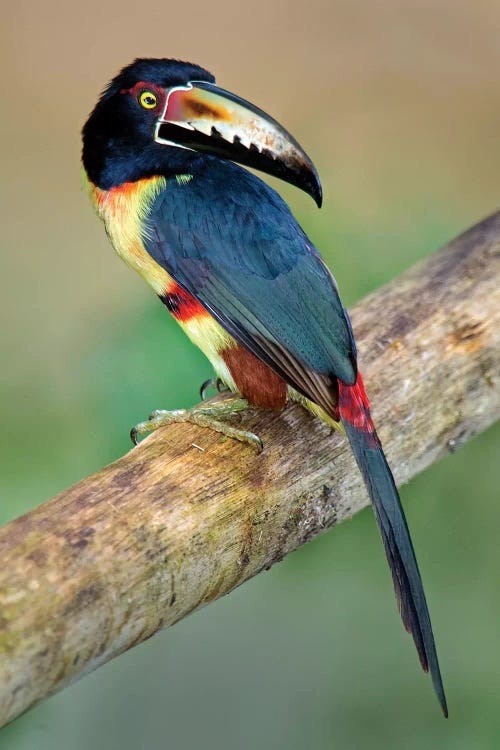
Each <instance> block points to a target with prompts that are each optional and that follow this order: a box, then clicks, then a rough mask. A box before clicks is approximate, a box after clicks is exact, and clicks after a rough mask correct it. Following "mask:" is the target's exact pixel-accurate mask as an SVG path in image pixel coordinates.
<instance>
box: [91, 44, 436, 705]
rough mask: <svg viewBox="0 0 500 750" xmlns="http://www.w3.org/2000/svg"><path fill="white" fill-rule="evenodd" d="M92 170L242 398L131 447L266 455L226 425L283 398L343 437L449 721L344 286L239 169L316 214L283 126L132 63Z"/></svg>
mask: <svg viewBox="0 0 500 750" xmlns="http://www.w3.org/2000/svg"><path fill="white" fill-rule="evenodd" d="M82 160H83V166H84V172H85V176H86V180H87V182H88V188H89V193H90V196H91V199H92V201H93V203H94V206H95V208H96V210H97V212H98V214H99V216H100V217H101V218H102V220H103V221H104V224H105V227H106V232H107V234H108V235H109V238H110V240H111V242H112V244H113V245H114V247H115V249H116V251H117V252H118V254H119V255H120V256H121V257H122V258H123V259H124V260H125V261H126V262H127V263H128V264H129V265H130V266H131V267H132V268H133V269H135V270H136V271H137V272H138V273H139V274H140V275H141V276H142V277H143V278H144V279H145V281H146V282H147V283H148V284H149V285H150V286H151V287H152V288H153V290H154V291H155V293H156V294H157V295H158V296H159V298H160V299H161V301H162V302H163V303H164V305H165V306H166V307H167V308H168V310H169V311H170V313H171V314H172V315H173V316H174V318H175V319H176V320H177V321H178V322H179V324H180V325H181V326H182V328H183V329H184V331H185V332H186V333H187V335H188V336H189V338H190V339H191V340H192V341H193V342H194V343H195V344H196V345H197V346H199V347H200V349H201V350H202V351H203V352H204V354H205V355H206V356H207V357H208V359H209V360H210V362H211V363H212V365H213V367H214V370H215V373H216V375H217V377H218V378H219V379H220V380H221V381H222V382H223V383H224V384H225V385H226V386H227V387H228V388H229V390H230V391H232V392H233V393H234V394H236V395H235V396H234V398H233V399H232V400H231V399H229V400H228V403H227V405H226V406H222V407H218V408H216V409H214V411H211V408H210V407H207V408H206V409H203V407H196V408H195V409H192V410H186V411H183V412H181V411H179V412H161V411H159V412H156V413H155V414H154V415H153V417H152V419H150V421H148V422H144V423H141V424H140V425H138V426H137V428H136V429H135V431H134V436H135V437H137V435H138V434H142V433H144V432H147V431H150V430H151V429H154V428H156V427H157V426H159V425H160V424H164V423H166V422H168V421H172V420H187V419H189V420H190V421H193V422H195V423H197V424H202V425H205V426H211V427H214V428H215V429H218V430H220V431H221V432H225V433H226V434H229V435H231V436H233V437H236V438H238V439H242V440H248V441H249V442H252V441H253V442H257V443H258V438H256V436H254V435H252V434H251V433H242V431H239V430H236V429H235V428H234V427H230V426H229V425H224V423H223V422H221V421H220V417H221V416H222V417H223V416H224V414H226V413H230V412H232V411H235V410H241V409H242V408H246V407H247V406H248V405H249V404H250V405H252V406H254V407H260V408H263V409H275V410H280V409H282V408H283V407H284V406H285V404H286V402H287V400H288V399H294V400H298V401H300V402H301V403H303V404H304V405H305V406H307V407H308V408H310V409H311V410H312V411H313V412H314V413H315V414H316V415H317V416H318V417H320V418H321V419H323V420H324V421H325V422H327V423H328V424H330V425H332V426H337V427H340V428H341V429H343V430H344V431H345V433H346V434H347V438H348V440H349V443H350V445H351V448H352V451H353V453H354V456H355V458H356V461H357V464H358V466H359V469H360V471H361V474H362V476H363V479H364V481H365V484H366V488H367V490H368V493H369V495H370V499H371V502H372V506H373V509H374V512H375V517H376V520H377V523H378V526H379V529H380V533H381V535H382V540H383V543H384V547H385V551H386V555H387V560H388V562H389V566H390V569H391V573H392V578H393V582H394V588H395V592H396V597H397V601H398V606H399V609H400V612H401V617H402V620H403V623H404V625H405V627H406V629H407V630H408V631H410V632H411V634H412V636H413V639H414V641H415V645H416V648H417V651H418V655H419V658H420V662H421V664H422V667H423V668H424V670H426V671H428V670H430V673H431V675H432V680H433V684H434V688H435V691H436V694H437V697H438V700H439V702H440V704H441V708H442V710H443V713H444V714H445V716H447V707H446V698H445V694H444V690H443V684H442V681H441V674H440V670H439V663H438V658H437V653H436V646H435V643H434V637H433V633H432V626H431V621H430V617H429V611H428V608H427V604H426V600H425V595H424V590H423V586H422V581H421V578H420V573H419V570H418V566H417V561H416V558H415V554H414V551H413V546H412V542H411V539H410V535H409V532H408V527H407V524H406V520H405V516H404V513H403V509H402V507H401V503H400V500H399V495H398V491H397V489H396V485H395V483H394V479H393V476H392V473H391V470H390V468H389V466H388V464H387V461H386V458H385V456H384V453H383V450H382V446H381V443H380V440H379V438H378V436H377V433H376V431H375V427H374V424H373V421H372V418H371V416H370V405H369V402H368V398H367V396H366V393H365V389H364V386H363V380H362V377H361V374H360V372H359V370H358V366H357V355H356V344H355V341H354V336H353V332H352V328H351V324H350V321H349V317H348V314H347V312H346V310H345V308H344V306H343V305H342V302H341V300H340V297H339V293H338V289H337V284H336V282H335V280H334V278H333V276H332V274H331V273H330V271H329V270H328V268H327V267H326V265H325V263H324V262H323V260H322V259H321V256H320V254H319V252H318V250H317V249H316V248H315V247H314V245H313V244H312V242H311V241H310V240H309V239H308V237H307V235H306V234H305V233H304V231H303V230H302V229H301V227H300V226H299V224H298V223H297V221H296V220H295V218H294V217H293V215H292V214H291V212H290V210H289V208H288V206H287V205H286V203H285V202H284V201H283V200H282V199H281V197H280V196H279V195H278V193H277V192H276V191H275V190H273V189H272V188H270V187H269V186H268V185H267V184H266V183H265V182H263V181H262V180H260V179H259V178H258V177H256V176H255V175H254V174H253V173H251V172H249V171H248V170H246V169H244V168H243V167H242V166H240V165H244V166H249V167H253V168H255V169H257V170H260V171H262V172H265V173H267V174H270V175H275V176H277V177H280V178H282V179H283V180H286V181H287V182H289V183H291V184H293V185H296V186H297V187H299V188H301V189H302V190H304V191H305V192H307V193H308V194H309V195H311V196H312V197H313V198H314V200H315V201H316V203H317V204H318V206H321V201H322V193H321V185H320V181H319V178H318V175H317V173H316V170H315V168H314V166H313V164H312V162H311V160H310V159H309V157H308V156H307V155H306V153H305V152H304V151H303V149H302V148H301V147H300V145H299V144H298V143H297V141H295V139H294V138H293V137H292V136H291V135H290V134H289V133H288V132H287V131H286V130H284V128H283V127H281V125H279V124H278V123H277V122H276V121H275V120H273V119H272V118H271V117H269V115H267V114H266V113H264V112H263V111H261V110H260V109H258V108H257V107H255V106H254V105H252V104H250V103H249V102H247V101H245V100H243V99H241V98H240V97H238V96H236V95H234V94H231V93H229V92H228V91H225V90H223V89H221V88H218V87H217V86H216V85H215V79H214V77H213V76H212V75H211V74H210V73H209V72H208V71H206V70H204V69H203V68H201V67H199V66H197V65H192V64H190V63H185V62H179V61H177V60H168V59H163V60H154V59H139V60H135V62H133V63H132V64H130V65H128V66H127V67H125V68H123V70H121V72H120V73H119V74H118V75H117V76H116V77H115V78H114V79H113V80H112V81H111V83H110V84H109V85H108V86H107V88H106V89H105V90H104V92H103V94H102V95H101V97H100V99H99V101H98V102H97V104H96V106H95V108H94V110H93V111H92V113H91V115H90V116H89V118H88V120H87V122H86V124H85V126H84V128H83V153H82ZM222 404H224V401H223V402H222ZM214 417H215V419H214Z"/></svg>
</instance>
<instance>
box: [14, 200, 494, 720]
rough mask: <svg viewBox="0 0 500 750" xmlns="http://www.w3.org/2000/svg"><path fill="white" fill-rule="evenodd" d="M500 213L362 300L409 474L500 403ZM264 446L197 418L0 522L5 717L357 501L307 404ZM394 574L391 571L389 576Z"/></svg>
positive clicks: (273, 428) (370, 348)
mask: <svg viewBox="0 0 500 750" xmlns="http://www.w3.org/2000/svg"><path fill="white" fill-rule="evenodd" d="M499 254H500V213H499V214H496V215H494V216H492V217H490V218H488V219H486V220H485V221H483V222H481V223H480V224H478V225H477V226H475V227H474V228H472V229H471V230H469V231H468V232H467V233H465V234H464V235H462V236H461V237H459V238H458V239H456V240H454V241H453V242H452V243H450V245H448V246H447V247H445V248H444V249H443V250H441V251H440V252H438V253H436V254H435V255H434V256H432V257H431V258H429V259H428V260H426V261H425V262H423V263H421V264H419V265H418V266H416V267H414V268H413V269H411V270H410V271H408V272H407V273H405V274H403V275H402V276H400V277H399V278H397V279H395V280H394V281H393V282H391V283H390V284H388V285H387V286H385V287H384V288H382V289H380V290H378V291H377V292H375V293H374V294H372V295H371V296H369V297H368V298H366V299H365V300H364V301H363V302H361V303H360V304H359V305H357V306H356V307H355V308H354V309H353V310H352V319H353V324H354V329H355V333H356V337H357V340H358V343H359V349H360V361H361V363H362V369H363V371H364V374H365V381H366V383H367V389H368V393H369V394H370V397H371V400H372V402H373V412H374V417H375V422H376V424H378V425H379V432H380V435H381V438H382V440H383V443H384V445H385V447H386V450H387V453H388V458H389V461H390V463H391V465H392V467H393V469H394V473H395V476H396V479H397V481H398V483H402V482H407V481H408V480H409V479H410V477H412V476H413V475H414V474H416V473H417V472H419V471H422V469H424V468H425V467H426V466H428V465H429V464H431V463H433V462H434V461H436V460H438V458H439V457H440V456H442V455H444V454H446V453H447V452H448V451H453V450H456V449H457V448H458V447H459V446H460V445H461V444H462V443H463V442H465V441H466V440H468V439H469V438H470V437H472V436H473V435H475V434H476V433H478V432H480V431H481V430H483V429H485V428H486V427H487V426H488V425H489V424H491V423H492V422H494V421H495V419H496V418H497V417H498V416H499V414H500V389H499V382H498V378H499V373H500V320H499V317H500V263H499V258H500V255H499ZM243 424H244V425H245V426H246V427H247V428H249V429H252V430H254V431H255V432H257V433H258V434H259V435H260V436H261V437H262V439H263V441H264V445H265V450H264V452H263V453H261V454H260V455H257V454H256V452H255V451H254V449H252V448H251V447H249V446H247V445H244V444H242V443H238V442H236V441H231V440H229V441H228V440H224V439H222V438H221V436H220V435H218V434H216V433H213V432H211V431H209V430H203V429H200V428H196V427H193V426H191V425H186V424H184V425H174V426H170V427H168V428H163V429H162V430H161V431H159V432H158V433H156V434H154V435H152V436H150V437H149V438H147V439H146V440H145V441H144V442H143V443H142V444H141V445H140V446H139V447H137V448H135V449H133V450H132V451H130V452H129V453H128V454H127V455H126V456H124V457H123V458H121V459H120V460H118V461H116V463H114V464H112V465H111V466H108V467H106V468H105V469H103V470H102V471H100V472H98V473H97V474H95V475H94V476H91V477H89V478H87V479H84V480H83V481H82V482H80V483H79V484H77V485H76V486H74V487H72V488H70V489H69V490H67V491H66V492H63V493H61V494H60V495H59V496H58V497H55V498H53V499H52V500H49V501H48V502H46V503H44V504H43V505H41V506H40V507H38V508H36V509H35V510H33V511H31V512H30V513H27V514H26V515H24V516H22V517H21V518H18V519H17V520H15V521H13V522H12V523H10V524H8V525H7V526H5V527H4V528H3V529H2V530H0V722H1V723H5V722H8V721H9V720H11V719H12V718H13V717H15V716H17V715H18V714H20V713H21V712H23V711H25V710H26V709H27V708H29V707H30V706H32V705H33V704H34V703H36V702H38V701H40V700H41V699H43V698H44V697H46V696H47V695H50V694H51V693H53V692H55V691H56V690H59V689H61V688H62V687H63V686H64V685H67V684H68V683H69V682H70V681H72V680H74V679H76V678H77V677H79V676H81V675H82V674H84V673H86V672H90V671H91V670H93V669H95V668H96V667H98V666H99V665H100V664H104V663H105V662H107V661H108V660H109V659H111V658H113V657H114V656H116V655H117V654H119V653H121V652H123V651H124V650H126V649H128V648H130V647H131V646H133V645H134V644H136V643H139V642H140V641H143V640H144V639H146V638H148V637H149V636H151V635H152V634H153V633H155V632H156V631H157V630H158V629H159V628H162V627H165V626H167V625H171V624H172V623H174V622H177V621H178V620H180V619H181V618H182V617H185V616H186V615H187V614H189V613H190V612H193V610H195V609H197V608H198V607H201V606H203V605H204V604H206V603H207V602H210V601H213V600H214V599H217V598H218V597H219V596H222V595H223V594H225V593H226V592H228V591H230V590H231V589H233V588H234V587H235V586H237V585H239V584H240V583H242V582H243V581H245V580H246V579H248V578H250V577H251V576H253V575H255V574H256V573H258V572H259V571H261V570H264V569H267V568H269V567H270V566H271V565H272V564H273V563H274V562H276V561H277V560H281V559H282V557H283V556H284V555H286V554H287V553H288V552H290V551H291V550H293V549H295V548H296V547H298V546H299V545H301V544H304V543H305V542H306V541H307V540H309V539H311V537H313V536H315V535H316V534H318V533H320V532H322V531H324V530H325V529H327V528H328V527H330V526H333V525H334V524H336V523H339V522H340V521H341V520H342V519H344V518H346V517H348V516H350V515H352V514H353V513H355V512H356V511H358V510H360V508H362V507H363V506H364V505H366V503H367V496H366V493H365V491H364V489H363V487H362V483H361V479H360V476H359V473H358V471H357V470H356V468H355V465H354V461H353V459H352V456H351V453H350V451H349V448H348V445H347V442H346V440H345V439H344V438H343V437H342V436H340V435H338V434H332V433H331V432H330V430H329V429H327V428H326V427H325V426H324V425H322V424H321V423H320V422H319V421H318V420H316V419H314V418H313V417H312V416H311V415H309V414H308V413H306V412H305V411H304V410H303V409H302V408H300V407H299V406H297V405H293V406H290V407H289V408H287V409H286V410H285V412H284V413H283V414H281V415H272V414H267V413H255V412H254V413H250V414H249V415H247V416H245V417H244V418H243ZM388 585H389V584H388Z"/></svg>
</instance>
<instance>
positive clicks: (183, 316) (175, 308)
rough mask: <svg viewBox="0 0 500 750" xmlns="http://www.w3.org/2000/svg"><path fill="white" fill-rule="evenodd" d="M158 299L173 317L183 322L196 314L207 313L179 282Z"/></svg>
mask: <svg viewBox="0 0 500 750" xmlns="http://www.w3.org/2000/svg"><path fill="white" fill-rule="evenodd" d="M160 299H161V301H162V302H163V304H164V305H165V307H166V308H167V309H168V310H169V311H170V312H171V313H172V315H173V316H174V318H175V319H176V320H179V321H180V322H181V323H185V322H186V321H188V320H190V319H191V318H194V317H195V316H197V315H208V314H209V313H208V312H207V311H206V310H205V308H204V307H203V305H200V303H199V302H198V300H197V299H195V298H194V297H193V295H192V294H189V292H186V290H185V289H183V288H182V287H181V286H179V284H175V285H174V286H173V287H171V289H169V290H168V292H167V293H166V294H162V295H161V296H160Z"/></svg>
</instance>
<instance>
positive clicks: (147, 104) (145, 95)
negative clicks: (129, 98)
mask: <svg viewBox="0 0 500 750" xmlns="http://www.w3.org/2000/svg"><path fill="white" fill-rule="evenodd" d="M157 103H158V97H157V96H156V94H153V92H152V91H143V92H142V94H141V95H140V96H139V104H140V105H141V107H144V109H154V108H155V107H156V105H157Z"/></svg>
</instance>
